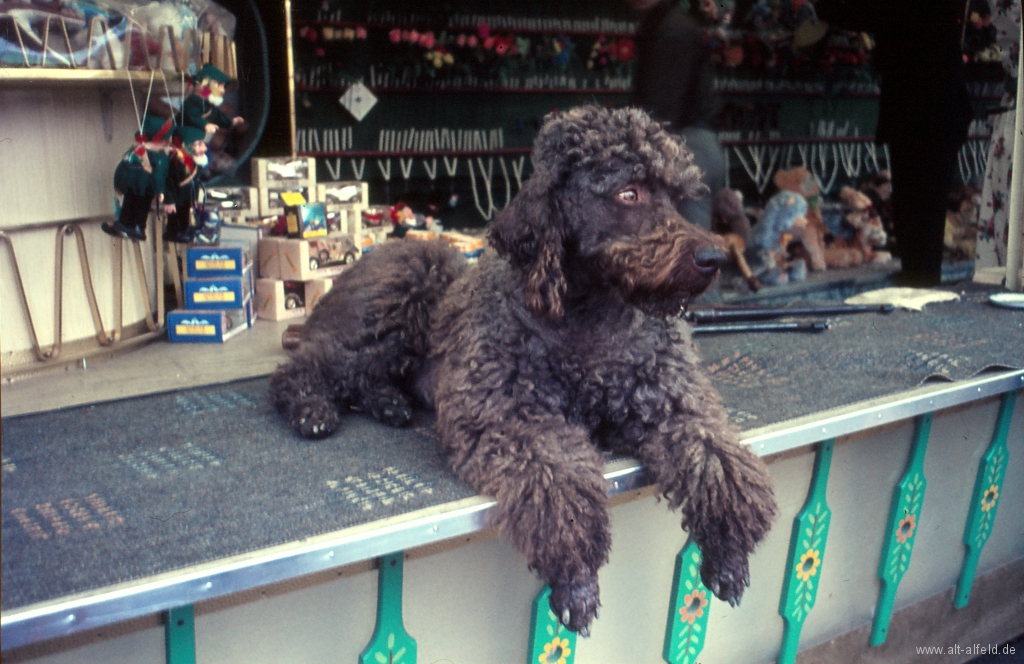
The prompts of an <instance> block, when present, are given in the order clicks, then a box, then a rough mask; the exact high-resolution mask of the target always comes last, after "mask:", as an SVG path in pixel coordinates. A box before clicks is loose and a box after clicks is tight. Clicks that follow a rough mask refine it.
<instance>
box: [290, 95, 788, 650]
mask: <svg viewBox="0 0 1024 664" xmlns="http://www.w3.org/2000/svg"><path fill="white" fill-rule="evenodd" d="M533 161H534V174H533V176H532V177H531V178H530V179H529V180H528V181H527V182H526V183H525V184H524V186H523V189H522V191H520V192H519V194H518V195H517V196H516V198H515V199H514V200H513V202H512V204H511V205H510V206H509V207H508V209H506V210H505V211H504V212H503V213H502V214H501V215H500V216H499V217H498V218H497V219H496V220H495V221H494V223H493V225H492V226H491V228H490V243H491V245H492V247H493V248H494V249H495V250H496V252H497V254H498V256H496V257H495V256H488V257H485V258H484V259H482V260H481V262H480V264H479V265H478V266H473V267H470V266H467V265H466V263H465V261H464V260H463V259H462V258H461V256H460V255H458V254H457V253H456V252H455V251H454V250H451V249H449V248H447V247H446V246H444V245H443V244H441V243H429V242H418V241H401V242H398V241H396V242H390V243H387V244H385V245H384V246H382V247H380V248H377V249H375V250H374V251H373V252H372V253H371V254H370V255H369V256H368V257H366V258H364V259H363V260H361V261H360V262H358V263H357V264H356V265H355V266H353V267H352V268H350V269H349V270H348V271H346V272H345V273H344V274H343V275H342V277H341V279H340V281H339V282H338V283H337V284H336V285H335V286H334V288H333V289H332V290H331V291H330V292H328V293H327V294H326V295H325V296H324V298H323V299H322V300H321V302H320V305H319V306H318V308H317V309H316V310H315V311H314V313H313V315H312V316H311V317H310V319H309V321H308V322H307V323H306V326H305V332H304V340H303V343H302V345H301V347H300V348H299V350H298V351H297V352H296V353H295V354H294V355H293V357H292V359H291V361H290V362H289V363H287V364H284V365H282V366H281V367H279V368H278V370H277V372H276V373H275V374H274V376H273V378H272V380H271V388H270V397H271V400H272V402H273V404H274V405H275V407H276V408H277V409H278V410H279V411H280V412H281V413H283V414H284V415H285V416H287V417H288V419H289V421H290V422H291V424H292V425H293V426H294V427H295V428H296V429H297V430H298V431H299V433H301V434H302V435H304V436H307V437H322V436H326V435H328V434H330V433H331V432H332V431H333V429H334V427H335V425H336V424H337V422H338V418H339V413H341V412H344V411H346V410H349V409H351V408H357V409H361V410H363V411H365V412H367V413H369V414H370V415H372V416H373V417H375V418H377V419H378V420H380V421H382V422H385V423H388V424H392V425H402V424H406V423H408V422H409V420H410V418H411V416H412V408H413V404H414V401H415V400H416V399H417V398H419V399H421V400H423V401H424V402H425V403H426V404H428V405H433V406H434V407H436V410H437V417H438V430H439V435H440V438H441V441H442V444H443V445H444V447H445V449H446V450H447V452H448V455H449V457H450V460H451V463H452V466H453V468H454V469H455V471H456V472H457V473H458V475H459V476H460V477H461V478H463V479H464V480H466V481H467V482H468V483H469V484H471V485H472V486H473V487H474V488H475V489H477V490H479V491H481V492H483V493H486V494H490V495H493V496H494V497H495V498H496V500H497V503H498V509H497V512H498V516H497V525H499V526H500V528H501V530H502V531H503V532H504V534H505V535H506V536H508V537H509V539H511V541H512V542H513V544H514V545H515V546H516V547H517V548H518V549H519V550H520V551H522V552H523V553H524V554H525V555H526V557H527V559H528V561H529V564H530V566H531V567H532V568H533V569H535V570H536V571H537V573H538V574H539V575H540V576H541V577H542V578H543V579H544V580H545V581H546V582H547V583H548V584H550V586H551V588H552V593H551V606H552V609H553V610H554V611H555V613H556V615H558V616H559V617H560V618H561V620H562V622H563V623H564V624H565V625H566V626H567V627H569V628H570V629H572V630H575V631H581V632H583V633H584V634H585V633H587V632H588V630H589V626H590V623H591V621H592V619H593V618H594V617H595V616H596V614H597V610H598V606H599V605H600V602H599V599H598V584H597V574H598V569H599V568H600V567H601V565H603V564H604V563H605V562H606V561H607V559H608V551H609V548H610V546H611V540H610V535H609V529H608V512H607V482H606V481H605V479H604V476H603V474H602V469H603V465H604V461H603V456H602V450H614V451H619V452H626V453H629V454H633V455H635V456H637V457H638V458H639V459H640V460H641V461H642V462H643V463H644V464H645V465H646V466H647V468H648V469H649V471H650V473H651V474H652V476H653V478H654V479H655V480H656V482H657V484H658V487H659V489H660V491H661V492H662V494H663V495H664V496H665V497H666V498H667V500H668V503H669V506H670V507H672V508H673V509H675V508H681V511H682V521H683V527H684V528H685V529H687V530H688V531H689V532H690V535H691V536H692V537H693V539H694V540H695V541H696V543H697V544H698V545H699V546H700V548H701V551H702V552H703V555H704V563H703V566H702V569H701V574H702V577H703V579H704V582H705V584H707V586H708V587H709V588H710V589H711V590H712V591H713V592H714V593H715V594H716V595H718V596H719V597H720V598H722V599H723V600H726V601H729V602H730V603H735V602H738V601H739V599H740V596H741V595H742V593H743V589H744V585H746V584H749V578H748V566H747V558H748V556H749V554H750V553H751V552H752V551H753V549H754V546H755V545H756V544H757V543H758V542H759V541H760V540H761V539H762V538H763V537H764V535H765V533H766V532H767V531H768V529H769V527H770V524H771V521H772V518H773V516H774V513H775V509H776V506H775V500H774V497H773V494H772V488H771V481H770V478H769V475H768V473H767V470H766V468H765V466H764V464H763V462H762V461H761V460H760V459H759V458H758V457H757V456H756V455H754V454H753V453H751V452H750V451H749V450H748V449H747V448H746V447H745V446H744V445H742V444H740V443H739V442H738V436H737V431H736V429H735V428H734V427H733V426H732V425H731V424H730V423H729V422H728V420H727V418H726V415H725V412H724V411H723V408H722V406H721V404H720V400H719V396H718V394H717V392H716V391H715V390H714V388H713V387H712V386H711V384H710V382H709V380H708V378H707V376H706V375H705V373H704V371H703V370H702V369H701V366H700V361H699V359H698V357H697V354H696V351H695V350H694V347H693V344H692V343H691V340H690V332H689V328H688V326H687V325H686V323H685V322H684V321H683V320H682V319H680V318H679V317H678V315H677V314H678V313H679V311H680V310H681V308H683V307H685V305H686V303H687V302H688V301H689V300H690V298H692V297H694V296H696V295H698V294H700V293H701V292H702V291H703V290H704V289H706V288H707V287H708V285H709V284H710V283H711V282H712V280H713V279H714V278H715V276H716V275H717V272H718V268H719V267H720V266H721V264H722V263H723V262H724V261H725V256H724V254H723V253H722V252H721V250H720V249H719V248H718V245H716V244H715V242H716V241H715V239H714V237H713V236H712V235H710V234H708V233H706V232H705V231H703V230H701V229H699V228H697V227H695V226H693V225H691V224H689V223H688V222H686V221H685V220H684V219H682V218H681V217H680V216H679V214H678V213H677V212H676V209H675V204H676V203H678V201H679V200H681V199H683V198H687V197H692V196H694V195H698V194H700V193H702V185H701V184H700V181H699V175H700V174H699V171H698V170H697V169H696V167H694V166H693V163H692V158H691V155H690V153H689V152H688V151H687V150H686V149H685V148H684V147H683V146H682V145H681V144H680V143H679V142H678V141H677V140H676V139H675V138H673V137H672V136H670V135H669V134H668V133H666V132H665V131H664V130H663V129H662V128H661V127H660V126H659V125H658V124H657V123H655V122H653V121H652V120H650V118H649V117H648V116H647V115H646V114H644V113H643V112H641V111H638V110H634V109H623V110H615V111H609V110H605V109H601V108H597V107H584V108H579V109H574V110H572V111H569V112H566V113H563V114H561V115H558V116H552V117H549V118H548V119H547V121H546V123H545V124H544V126H543V127H542V129H541V131H540V133H539V135H538V137H537V142H536V147H535V150H534V154H533Z"/></svg>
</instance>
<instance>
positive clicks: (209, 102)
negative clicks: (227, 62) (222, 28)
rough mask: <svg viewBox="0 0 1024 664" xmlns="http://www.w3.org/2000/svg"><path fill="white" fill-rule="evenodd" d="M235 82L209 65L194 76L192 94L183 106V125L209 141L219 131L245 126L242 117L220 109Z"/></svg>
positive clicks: (204, 66)
mask: <svg viewBox="0 0 1024 664" xmlns="http://www.w3.org/2000/svg"><path fill="white" fill-rule="evenodd" d="M233 81H234V79H232V78H231V77H230V76H228V75H227V74H225V73H224V72H223V71H221V70H220V69H218V68H217V67H215V66H213V65H212V64H210V63H209V62H207V63H206V64H204V65H203V66H202V68H201V69H200V70H199V71H198V72H196V74H195V76H193V77H192V94H190V95H189V96H188V97H187V98H186V99H185V103H184V104H183V105H182V109H181V111H182V113H181V114H182V124H183V125H185V126H187V127H196V128H198V129H202V130H203V131H205V132H206V140H207V141H209V140H210V139H211V138H212V137H213V134H214V133H216V131H217V129H231V128H233V127H237V126H239V125H241V124H242V123H244V122H245V121H244V120H243V119H242V118H241V117H239V116H234V117H231V116H229V115H227V114H226V113H224V112H222V111H221V110H220V105H221V104H223V103H224V88H225V87H226V86H227V84H228V83H232V82H233Z"/></svg>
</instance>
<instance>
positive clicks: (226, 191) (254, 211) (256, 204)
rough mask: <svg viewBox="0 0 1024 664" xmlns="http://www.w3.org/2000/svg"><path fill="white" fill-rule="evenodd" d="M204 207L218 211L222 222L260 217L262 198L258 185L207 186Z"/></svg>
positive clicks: (211, 210)
mask: <svg viewBox="0 0 1024 664" xmlns="http://www.w3.org/2000/svg"><path fill="white" fill-rule="evenodd" d="M203 209H204V210H206V211H208V212H216V213H217V215H218V216H219V218H220V220H221V221H222V222H226V221H228V220H230V219H247V218H250V217H258V216H259V214H260V198H259V194H258V192H257V189H256V187H207V188H206V197H205V198H204V200H203Z"/></svg>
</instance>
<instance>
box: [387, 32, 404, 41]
mask: <svg viewBox="0 0 1024 664" xmlns="http://www.w3.org/2000/svg"><path fill="white" fill-rule="evenodd" d="M388 39H390V40H391V43H392V44H397V43H398V42H400V41H402V31H401V30H399V29H398V28H395V29H394V30H392V31H391V32H389V33H388Z"/></svg>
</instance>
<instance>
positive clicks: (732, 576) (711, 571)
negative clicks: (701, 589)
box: [700, 551, 750, 606]
mask: <svg viewBox="0 0 1024 664" xmlns="http://www.w3.org/2000/svg"><path fill="white" fill-rule="evenodd" d="M702 553H703V555H704V562H703V564H701V566H700V578H701V580H702V581H704V585H705V586H707V587H708V589H709V590H710V591H711V592H713V593H714V594H715V596H716V597H718V599H720V600H722V601H723V602H728V603H729V605H730V606H738V605H739V603H740V598H742V597H743V591H744V590H745V589H746V587H747V586H749V585H750V570H749V568H748V566H747V557H746V555H743V554H730V553H718V552H714V551H709V552H702Z"/></svg>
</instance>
